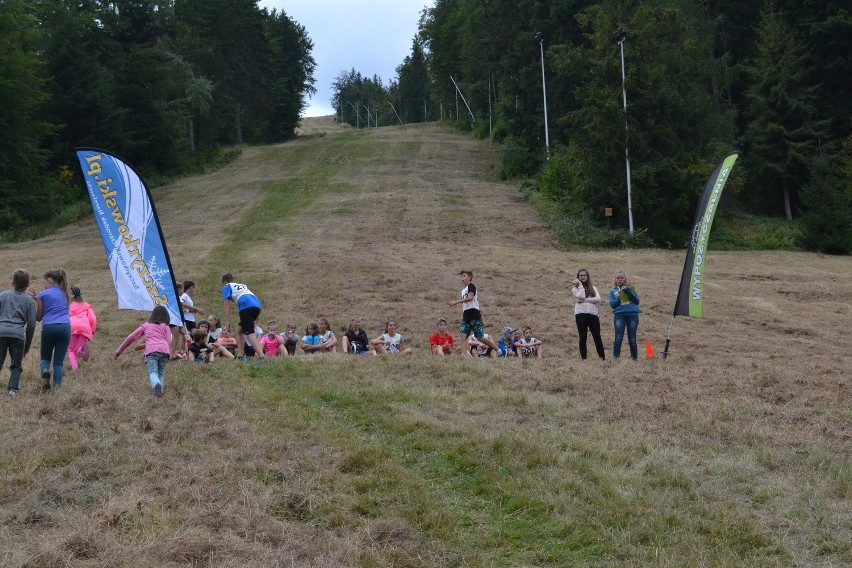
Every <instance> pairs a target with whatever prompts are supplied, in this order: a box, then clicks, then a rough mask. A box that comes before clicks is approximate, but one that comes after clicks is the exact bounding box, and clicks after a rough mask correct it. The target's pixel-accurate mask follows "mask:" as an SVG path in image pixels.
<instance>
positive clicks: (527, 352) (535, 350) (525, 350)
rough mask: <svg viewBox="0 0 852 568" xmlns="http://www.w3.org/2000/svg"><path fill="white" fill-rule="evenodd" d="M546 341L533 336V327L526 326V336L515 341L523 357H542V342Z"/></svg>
mask: <svg viewBox="0 0 852 568" xmlns="http://www.w3.org/2000/svg"><path fill="white" fill-rule="evenodd" d="M542 343H544V341H542V340H541V339H536V338H535V337H533V334H532V328H530V327H525V328H524V336H523V337H522V338H521V339H519V340H518V342H517V343H515V347H517V348H518V352H519V353H520V354H521V357H535V358H536V359H541V344H542Z"/></svg>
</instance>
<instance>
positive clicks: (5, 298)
mask: <svg viewBox="0 0 852 568" xmlns="http://www.w3.org/2000/svg"><path fill="white" fill-rule="evenodd" d="M29 286H30V275H29V273H27V272H26V271H24V270H20V269H19V270H16V271H15V272H14V273H12V289H11V290H5V291H3V292H0V369H2V368H3V362H4V361H5V360H6V353H7V352H8V353H9V358H10V361H9V384H8V385H7V386H8V392H9V397H10V398H14V397H15V396H16V395H17V394H18V389H19V388H20V381H21V373H23V371H24V368H23V365H22V362H23V360H24V356H26V354H27V352H29V350H30V345H31V344H32V342H33V335H34V334H35V326H36V304H35V302H34V301H33V299H32V298H30V297H29V296H28V295H27V288H29Z"/></svg>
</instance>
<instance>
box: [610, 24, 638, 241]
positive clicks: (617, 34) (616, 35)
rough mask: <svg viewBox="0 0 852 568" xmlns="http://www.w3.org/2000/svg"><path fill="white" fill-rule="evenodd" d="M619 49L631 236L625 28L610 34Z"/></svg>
mask: <svg viewBox="0 0 852 568" xmlns="http://www.w3.org/2000/svg"><path fill="white" fill-rule="evenodd" d="M612 36H613V37H614V38H615V41H617V42H618V45H619V47H621V98H622V100H623V101H624V162H625V164H626V165H627V219H628V221H629V222H630V234H631V235H632V234H633V200H632V196H631V191H630V150H629V149H628V146H629V134H628V132H627V85H626V78H625V73H624V40H626V39H627V28H625V27H624V26H621V27H619V28H618V29H617V30H615V33H613V34H612Z"/></svg>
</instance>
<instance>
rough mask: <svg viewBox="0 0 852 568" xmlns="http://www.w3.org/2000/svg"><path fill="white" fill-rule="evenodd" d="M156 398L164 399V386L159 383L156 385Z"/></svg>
mask: <svg viewBox="0 0 852 568" xmlns="http://www.w3.org/2000/svg"><path fill="white" fill-rule="evenodd" d="M154 398H157V399H160V398H163V385H161V384H159V383H158V384H156V385H154Z"/></svg>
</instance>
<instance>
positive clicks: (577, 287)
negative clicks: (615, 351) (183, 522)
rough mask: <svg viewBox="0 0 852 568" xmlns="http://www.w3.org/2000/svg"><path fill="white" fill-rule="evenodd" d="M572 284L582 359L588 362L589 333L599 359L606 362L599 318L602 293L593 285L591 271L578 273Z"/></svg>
mask: <svg viewBox="0 0 852 568" xmlns="http://www.w3.org/2000/svg"><path fill="white" fill-rule="evenodd" d="M571 284H572V285H573V288H572V289H571V293H572V294H573V295H574V301H575V302H576V304H575V305H574V320H575V321H576V323H577V332H578V333H579V334H580V359H583V360H584V361H585V360H586V355H587V353H588V349H587V348H586V340H587V339H588V337H589V332H592V339H593V340H594V341H595V349H597V351H598V357H600V358H601V360H606V354H605V353H604V346H603V340H601V320H600V317H598V304H600V303H601V295H600V292H598V289H597V288H596V287H595V286H594V285H593V284H592V277H591V276H589V271H588V270H586V269H585V268H581V269H580V270H578V271H577V278H575V279H574V281H573V282H572V283H571Z"/></svg>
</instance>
